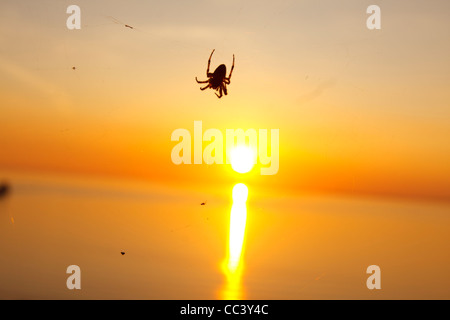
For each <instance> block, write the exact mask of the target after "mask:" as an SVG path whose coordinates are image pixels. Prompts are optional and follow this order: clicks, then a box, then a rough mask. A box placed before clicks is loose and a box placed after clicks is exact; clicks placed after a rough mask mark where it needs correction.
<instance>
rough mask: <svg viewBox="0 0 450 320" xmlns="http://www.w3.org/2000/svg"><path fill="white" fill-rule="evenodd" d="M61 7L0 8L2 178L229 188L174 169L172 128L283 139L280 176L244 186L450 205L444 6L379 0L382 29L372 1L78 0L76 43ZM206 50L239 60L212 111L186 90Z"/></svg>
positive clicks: (192, 87) (222, 59)
mask: <svg viewBox="0 0 450 320" xmlns="http://www.w3.org/2000/svg"><path fill="white" fill-rule="evenodd" d="M413 2H414V3H413ZM405 3H407V4H408V5H409V6H406V5H404V4H405ZM70 4H72V3H71V2H68V1H58V2H55V1H40V2H39V3H36V2H34V1H22V2H20V3H16V2H14V1H2V3H1V4H0V8H1V10H0V27H1V28H0V43H1V44H2V45H1V51H0V84H1V85H0V149H1V153H0V169H2V170H10V169H13V170H16V171H38V172H64V173H75V174H79V173H82V174H86V175H97V176H122V177H133V178H139V179H144V180H155V181H158V182H167V183H168V184H190V183H192V182H193V181H195V183H199V184H208V185H209V184H211V183H222V182H225V181H229V180H236V179H238V176H237V174H230V172H231V171H230V170H229V168H225V167H224V166H217V165H216V166H206V165H202V166H198V165H182V166H175V165H174V164H173V163H172V162H171V159H170V153H171V149H172V148H173V146H174V145H175V144H176V143H174V142H171V141H170V136H171V133H172V132H173V130H175V129H177V128H186V129H188V130H190V131H191V134H193V124H194V120H201V121H203V127H204V130H206V129H208V128H217V129H219V130H221V131H222V132H225V130H226V129H237V128H243V129H249V128H254V129H279V131H280V170H279V172H278V174H277V175H275V176H260V175H258V174H255V173H253V174H252V176H251V177H250V178H247V177H246V179H249V181H252V182H254V183H257V184H261V185H267V186H272V187H273V188H274V189H277V190H278V191H281V192H287V193H290V192H294V193H298V192H339V193H352V194H369V195H370V194H373V195H394V196H409V197H431V198H440V199H450V168H449V166H448V164H449V163H450V143H449V141H450V93H449V91H448V87H449V84H450V77H449V75H450V64H449V63H448V62H449V60H448V57H449V56H450V54H449V53H450V44H449V42H448V39H449V36H450V35H449V32H450V28H449V22H448V18H447V16H446V15H445V14H444V13H445V12H448V9H449V4H448V2H446V1H436V2H433V6H429V5H428V4H427V3H425V2H420V1H408V2H403V4H402V2H396V3H385V2H383V3H381V2H380V3H379V4H380V6H381V8H382V29H381V30H379V31H370V30H368V29H367V28H366V26H365V19H366V17H367V14H366V13H365V9H366V8H367V6H368V5H369V4H372V3H369V2H368V1H353V2H346V3H345V4H339V3H335V2H334V1H321V2H320V3H311V2H298V1H284V2H276V3H272V2H268V1H267V2H261V1H254V2H246V3H245V4H242V3H240V2H238V1H227V2H226V3H223V2H218V1H213V2H210V3H208V5H205V4H204V3H196V2H193V3H189V5H188V4H186V3H183V2H176V3H174V2H164V3H159V4H157V5H154V4H153V5H152V4H150V3H146V4H143V3H142V2H140V1H129V2H126V3H124V2H122V1H109V2H108V5H107V6H105V5H100V4H92V3H91V2H89V1H77V4H78V5H80V7H81V10H82V29H81V30H74V31H70V30H68V29H67V28H66V25H65V20H66V18H67V17H68V15H67V14H66V13H65V9H66V7H67V6H68V5H70ZM109 17H114V18H115V19H118V20H120V21H123V22H124V23H126V24H129V25H132V26H134V27H135V29H133V30H131V29H129V28H125V27H124V26H122V25H120V24H117V23H115V22H114V20H113V19H111V18H109ZM212 49H216V51H215V53H214V56H213V59H212V64H211V68H212V69H214V68H215V67H217V65H219V64H221V63H225V64H226V65H227V67H228V68H229V67H230V64H231V62H232V55H233V54H235V55H236V67H235V70H234V73H233V77H232V81H231V84H230V86H229V88H228V92H229V94H228V96H226V97H224V98H222V99H220V100H219V99H217V98H216V97H215V95H214V94H213V92H211V91H210V90H206V91H204V92H201V91H200V90H199V89H198V88H199V85H197V83H195V80H194V78H195V77H196V76H197V77H199V79H202V80H203V79H204V78H205V71H206V62H207V59H208V56H209V54H210V52H211V50H212ZM73 66H75V67H76V70H72V67H73ZM0 178H2V177H0ZM6 178H7V177H6Z"/></svg>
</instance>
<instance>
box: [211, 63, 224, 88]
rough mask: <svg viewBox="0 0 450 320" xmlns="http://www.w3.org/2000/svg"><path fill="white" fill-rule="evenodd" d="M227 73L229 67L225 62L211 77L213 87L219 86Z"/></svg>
mask: <svg viewBox="0 0 450 320" xmlns="http://www.w3.org/2000/svg"><path fill="white" fill-rule="evenodd" d="M226 74H227V67H226V66H225V65H224V64H221V65H220V66H218V67H217V68H216V70H214V73H213V76H212V78H211V79H209V83H210V84H211V86H212V87H213V88H217V87H218V86H220V85H221V84H222V82H223V79H224V78H225V75H226Z"/></svg>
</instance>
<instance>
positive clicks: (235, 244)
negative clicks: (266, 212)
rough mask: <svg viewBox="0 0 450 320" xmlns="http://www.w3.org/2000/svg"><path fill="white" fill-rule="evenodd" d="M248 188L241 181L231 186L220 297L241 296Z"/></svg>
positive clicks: (232, 298) (231, 297)
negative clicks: (231, 200) (231, 196)
mask: <svg viewBox="0 0 450 320" xmlns="http://www.w3.org/2000/svg"><path fill="white" fill-rule="evenodd" d="M247 197H248V188H247V186H246V185H245V184H243V183H238V184H236V185H235V186H234V187H233V205H232V207H231V212H230V231H229V238H228V250H227V257H226V259H225V261H224V263H223V266H222V269H223V272H224V274H225V276H226V284H225V287H224V288H223V290H222V291H221V296H222V299H225V300H236V299H242V298H243V290H242V285H241V276H242V267H243V266H242V265H243V262H242V251H243V245H244V239H245V225H246V222H247Z"/></svg>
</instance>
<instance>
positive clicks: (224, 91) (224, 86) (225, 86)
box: [222, 83, 228, 95]
mask: <svg viewBox="0 0 450 320" xmlns="http://www.w3.org/2000/svg"><path fill="white" fill-rule="evenodd" d="M222 86H223V93H225V95H227V94H228V91H227V85H226V84H225V83H224V84H222Z"/></svg>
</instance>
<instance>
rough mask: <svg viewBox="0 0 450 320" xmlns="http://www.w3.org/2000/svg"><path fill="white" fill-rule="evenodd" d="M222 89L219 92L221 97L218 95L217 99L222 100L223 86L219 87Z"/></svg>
mask: <svg viewBox="0 0 450 320" xmlns="http://www.w3.org/2000/svg"><path fill="white" fill-rule="evenodd" d="M219 88H220V90H219V93H220V96H219V95H218V94H217V93H216V96H217V98H219V99H220V98H222V96H223V94H222V86H220V87H219ZM214 93H215V92H214Z"/></svg>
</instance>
